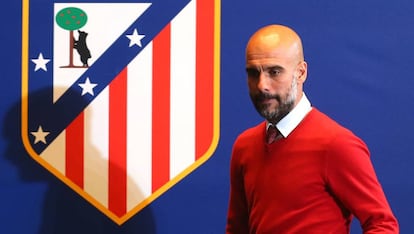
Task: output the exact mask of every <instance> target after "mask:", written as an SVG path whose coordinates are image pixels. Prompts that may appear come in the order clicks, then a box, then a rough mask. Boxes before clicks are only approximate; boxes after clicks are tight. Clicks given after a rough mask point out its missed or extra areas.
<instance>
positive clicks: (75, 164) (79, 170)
mask: <svg viewBox="0 0 414 234" xmlns="http://www.w3.org/2000/svg"><path fill="white" fill-rule="evenodd" d="M83 130H84V113H83V112H81V113H80V114H79V115H78V116H77V117H76V119H74V120H73V122H72V123H71V124H70V125H69V126H68V127H67V128H66V147H65V150H66V152H65V153H66V164H65V165H66V168H65V170H66V177H67V178H69V179H70V180H71V181H72V182H74V183H75V184H77V185H78V186H79V187H81V188H83V181H84V180H83V174H84V173H83V167H84V160H83V158H84V154H83V152H84V151H83V147H84V131H83Z"/></svg>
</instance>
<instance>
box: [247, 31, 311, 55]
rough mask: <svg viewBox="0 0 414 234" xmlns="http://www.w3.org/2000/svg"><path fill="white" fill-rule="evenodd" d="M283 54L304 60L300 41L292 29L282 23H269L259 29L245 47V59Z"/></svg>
mask: <svg viewBox="0 0 414 234" xmlns="http://www.w3.org/2000/svg"><path fill="white" fill-rule="evenodd" d="M269 53H271V55H272V56H283V57H285V58H286V59H287V58H289V59H291V60H294V61H292V62H295V63H298V62H300V61H303V60H304V56H303V48H302V41H301V39H300V37H299V35H298V34H297V33H296V32H295V31H293V30H292V29H290V28H288V27H286V26H283V25H269V26H265V27H263V28H261V29H259V30H258V31H257V32H255V33H254V34H253V35H252V37H251V38H250V40H249V42H248V44H247V47H246V59H247V60H249V59H254V58H256V57H257V56H258V57H263V56H266V55H269Z"/></svg>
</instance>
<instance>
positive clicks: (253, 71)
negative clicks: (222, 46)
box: [246, 68, 260, 77]
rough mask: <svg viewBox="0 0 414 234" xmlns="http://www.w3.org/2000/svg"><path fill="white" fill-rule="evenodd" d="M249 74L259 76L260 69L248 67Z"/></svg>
mask: <svg viewBox="0 0 414 234" xmlns="http://www.w3.org/2000/svg"><path fill="white" fill-rule="evenodd" d="M246 73H247V76H249V77H258V76H260V71H258V70H256V69H249V68H248V69H246Z"/></svg>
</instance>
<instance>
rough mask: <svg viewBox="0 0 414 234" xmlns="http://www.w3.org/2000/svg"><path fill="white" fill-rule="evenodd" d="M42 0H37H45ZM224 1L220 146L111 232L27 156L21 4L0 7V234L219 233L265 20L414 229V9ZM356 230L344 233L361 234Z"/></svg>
mask: <svg viewBox="0 0 414 234" xmlns="http://www.w3.org/2000/svg"><path fill="white" fill-rule="evenodd" d="M45 2H46V1H45ZM252 3H253V2H252V1H246V0H239V1H226V0H222V6H221V23H222V24H221V25H222V27H221V78H220V79H221V97H220V99H221V101H220V115H221V116H220V122H221V126H220V140H219V144H218V147H217V149H216V151H215V153H214V155H213V156H212V157H211V158H210V159H209V161H207V162H206V163H205V164H203V165H202V166H201V167H200V168H198V169H197V170H195V171H194V172H193V173H191V174H190V175H189V176H187V177H186V178H185V179H184V180H182V181H181V182H179V183H178V184H176V185H175V186H174V187H173V188H171V189H170V190H168V191H167V192H166V193H165V194H163V195H162V196H161V197H159V198H158V199H157V200H155V201H154V202H153V203H151V205H149V206H148V207H146V208H145V209H144V210H142V211H141V212H139V213H138V214H136V215H135V216H134V217H133V218H131V219H130V220H129V221H127V222H126V223H125V224H124V225H122V226H120V227H119V226H118V225H116V224H114V223H113V222H112V221H110V220H109V219H108V218H107V217H106V216H104V215H103V214H101V213H100V212H99V211H98V210H97V209H96V208H95V207H93V206H92V205H90V204H89V203H88V202H86V201H85V200H84V199H83V198H81V197H80V196H79V195H77V194H76V193H75V192H73V191H72V190H71V189H69V188H68V187H67V186H66V185H65V184H63V183H62V182H60V181H59V180H58V179H56V178H55V177H53V176H52V175H50V174H49V173H47V172H46V171H45V169H43V168H41V167H40V166H39V165H37V163H36V162H34V161H33V160H32V159H31V158H30V157H29V156H28V155H27V154H26V153H25V151H24V148H23V146H22V145H21V142H20V130H19V128H20V122H19V118H20V117H19V116H20V113H19V109H18V108H15V104H16V103H18V102H19V100H20V79H21V78H20V76H21V73H20V66H21V65H20V59H21V57H20V56H21V2H19V1H11V0H9V1H6V2H3V9H2V15H3V17H2V21H3V23H2V28H1V43H0V44H1V45H0V46H1V52H2V55H1V58H0V61H1V68H2V69H1V75H0V77H1V81H2V86H1V94H0V95H1V97H2V98H1V99H0V103H1V105H0V118H1V119H0V121H1V122H2V123H4V124H3V129H2V132H3V133H6V134H2V139H1V141H0V152H1V156H0V196H1V200H0V207H1V208H0V232H1V233H18V234H20V233H24V234H30V233H36V234H37V233H39V234H43V233H44V234H48V233H55V232H52V231H53V230H55V231H56V230H57V231H58V232H57V233H75V231H77V232H76V233H88V234H89V233H114V234H117V233H160V234H164V233H189V234H190V233H202V234H203V233H213V234H214V233H223V232H224V226H225V219H226V211H227V199H228V185H229V183H228V180H229V177H228V168H229V158H230V152H231V147H232V144H233V141H234V139H235V138H236V136H237V135H238V134H239V133H240V132H241V131H242V130H243V129H245V128H247V127H249V126H252V125H253V124H256V123H258V122H259V121H261V119H260V117H259V116H258V114H257V113H256V111H255V110H254V108H253V106H252V105H251V103H250V99H249V97H248V94H247V87H246V77H245V74H244V46H245V43H246V41H247V40H248V38H249V36H250V35H251V33H253V32H254V31H255V30H257V29H258V28H259V27H261V26H264V25H266V24H270V23H281V24H286V25H289V26H291V27H293V28H294V29H296V31H297V32H298V33H299V34H300V35H301V36H302V39H303V44H304V49H305V58H306V60H307V62H308V67H309V72H308V80H307V82H306V84H305V92H306V93H307V96H308V97H309V98H310V100H311V102H312V104H313V105H314V106H316V107H318V108H319V109H320V110H322V111H324V112H325V113H327V114H328V115H330V116H331V117H332V118H334V119H335V120H337V121H338V122H340V123H342V124H343V125H345V126H346V127H348V128H350V129H351V130H352V131H354V132H355V133H356V134H357V135H359V136H360V137H361V138H362V139H363V140H365V142H366V143H367V144H368V146H369V148H370V150H371V154H372V161H373V164H374V166H375V168H376V171H377V173H378V177H379V179H380V181H381V183H382V185H383V188H384V190H385V193H386V195H387V197H388V199H389V202H390V204H391V206H392V209H393V210H394V212H395V214H396V216H397V218H398V219H399V222H400V227H401V233H414V227H413V225H412V224H411V223H410V222H411V221H412V217H414V202H413V200H412V197H414V182H413V181H414V180H413V179H412V178H414V172H413V170H412V169H411V167H412V165H413V162H414V159H413V156H414V144H413V143H412V142H413V141H414V135H413V134H412V131H413V130H414V124H413V120H414V111H412V110H411V107H412V102H413V101H414V93H413V92H412V89H413V87H414V76H413V74H412V72H411V71H412V69H413V67H414V57H413V54H414V53H413V52H414V43H413V41H414V29H413V25H412V23H413V22H414V15H413V12H414V2H412V1H409V0H399V1H394V2H391V1H377V0H363V1H356V0H352V1H338V0H329V1H328V0H325V1H306V0H298V1H277V0H261V1H255V2H254V3H253V4H252ZM360 232H361V231H360V229H359V227H358V223H357V222H354V224H353V230H352V233H360Z"/></svg>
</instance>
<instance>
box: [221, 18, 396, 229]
mask: <svg viewBox="0 0 414 234" xmlns="http://www.w3.org/2000/svg"><path fill="white" fill-rule="evenodd" d="M246 72H247V83H248V87H249V93H250V97H251V100H252V102H253V104H254V106H255V108H256V109H257V111H258V112H259V113H260V115H261V116H263V117H264V118H265V119H266V121H264V122H262V123H260V124H259V125H257V126H255V127H253V128H250V129H248V130H246V131H244V132H243V133H242V134H241V135H240V136H239V137H238V138H237V139H236V141H235V143H234V147H233V152H232V159H231V166H230V171H231V172H230V173H231V178H230V180H231V183H230V184H231V187H230V201H229V210H228V218H227V226H226V233H227V234H230V233H235V234H243V233H250V234H253V233H258V234H259V233H270V234H274V233H323V234H326V233H334V234H341V233H349V232H350V223H351V220H352V217H353V216H355V217H356V218H358V220H359V221H360V223H361V227H362V229H363V230H364V233H398V232H399V227H398V223H397V220H396V218H395V216H394V215H393V213H392V211H391V209H390V206H389V204H388V202H387V200H386V197H385V195H384V192H383V190H382V188H381V185H380V184H379V182H378V179H377V177H376V174H375V171H374V169H373V166H372V163H371V161H370V158H369V151H368V149H367V146H366V145H365V143H364V142H363V141H362V140H361V139H359V138H358V137H357V136H355V135H354V134H353V133H352V132H351V131H349V130H347V129H345V128H344V127H342V126H340V125H339V124H338V123H336V122H335V121H333V120H332V119H330V118H329V117H327V116H326V115H324V114H323V113H321V112H320V111H319V110H317V109H316V108H314V107H312V106H311V104H310V102H309V100H308V99H307V97H306V95H305V94H304V92H303V83H304V82H305V80H306V77H307V64H306V62H305V61H304V56H303V49H302V42H301V39H300V37H299V36H298V35H297V34H296V33H295V32H294V31H293V30H292V29H290V28H288V27H286V26H282V25H270V26H266V27H264V28H262V29H260V30H258V31H257V32H256V33H255V34H254V35H253V36H252V37H251V38H250V40H249V42H248V44H247V47H246ZM272 129H274V130H275V129H277V130H275V132H276V133H277V134H276V135H277V136H276V137H273V139H269V140H268V142H267V139H266V137H267V134H266V132H270V131H272Z"/></svg>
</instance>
